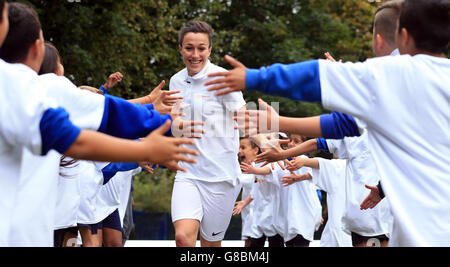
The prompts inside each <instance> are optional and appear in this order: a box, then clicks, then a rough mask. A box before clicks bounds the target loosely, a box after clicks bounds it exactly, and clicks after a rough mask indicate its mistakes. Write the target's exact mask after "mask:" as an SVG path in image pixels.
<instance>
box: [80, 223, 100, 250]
mask: <svg viewBox="0 0 450 267" xmlns="http://www.w3.org/2000/svg"><path fill="white" fill-rule="evenodd" d="M93 227H96V226H93ZM93 227H89V226H82V227H80V228H79V229H80V234H81V240H82V242H83V247H100V241H99V240H98V235H97V229H95V230H93V231H92V230H91V228H93Z"/></svg>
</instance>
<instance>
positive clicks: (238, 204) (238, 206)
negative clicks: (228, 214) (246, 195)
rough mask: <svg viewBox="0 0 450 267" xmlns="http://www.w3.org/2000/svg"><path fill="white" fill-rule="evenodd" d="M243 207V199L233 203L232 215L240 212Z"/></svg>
mask: <svg viewBox="0 0 450 267" xmlns="http://www.w3.org/2000/svg"><path fill="white" fill-rule="evenodd" d="M244 208H245V202H244V201H238V202H236V204H235V205H234V209H233V216H234V215H238V214H241V212H242V210H243V209H244Z"/></svg>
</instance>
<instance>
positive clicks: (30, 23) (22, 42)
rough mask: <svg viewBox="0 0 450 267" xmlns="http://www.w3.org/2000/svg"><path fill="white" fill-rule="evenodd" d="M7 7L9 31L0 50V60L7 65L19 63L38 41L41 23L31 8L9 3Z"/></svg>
mask: <svg viewBox="0 0 450 267" xmlns="http://www.w3.org/2000/svg"><path fill="white" fill-rule="evenodd" d="M8 6H9V8H8V11H9V15H8V18H9V31H8V35H7V36H6V39H5V42H4V43H3V46H2V47H1V48H0V58H1V59H3V60H4V61H6V62H9V63H21V62H23V61H25V60H26V58H27V55H28V51H29V50H30V47H31V46H32V45H33V44H34V42H36V40H37V39H39V37H40V33H41V23H40V21H39V17H38V15H37V13H36V11H34V9H32V8H31V7H29V6H27V5H25V4H22V3H10V4H9V5H8Z"/></svg>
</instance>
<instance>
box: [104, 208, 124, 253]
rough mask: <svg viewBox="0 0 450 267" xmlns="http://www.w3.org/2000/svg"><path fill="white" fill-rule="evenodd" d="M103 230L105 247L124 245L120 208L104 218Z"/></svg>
mask: <svg viewBox="0 0 450 267" xmlns="http://www.w3.org/2000/svg"><path fill="white" fill-rule="evenodd" d="M102 230H103V239H102V240H103V245H104V246H105V247H122V225H121V223H120V216H119V210H115V211H114V212H113V213H111V214H110V215H109V216H108V217H106V218H105V219H104V220H103V228H102Z"/></svg>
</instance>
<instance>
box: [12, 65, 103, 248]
mask: <svg viewBox="0 0 450 267" xmlns="http://www.w3.org/2000/svg"><path fill="white" fill-rule="evenodd" d="M17 68H18V73H20V74H21V79H30V80H32V81H33V82H34V83H37V84H38V85H39V87H38V88H39V90H40V94H41V95H46V96H47V97H48V98H50V99H51V100H53V101H54V102H55V103H58V106H60V107H63V108H64V109H65V110H66V111H67V112H68V113H69V114H70V119H71V121H72V122H73V123H74V124H75V125H77V126H78V127H80V128H83V129H91V130H97V129H98V128H99V127H100V124H101V121H102V116H103V111H104V102H105V99H104V97H103V96H101V95H96V94H93V93H90V92H87V91H83V90H80V89H79V88H77V87H76V86H75V85H74V84H73V83H72V82H70V81H69V80H68V79H67V78H65V77H61V76H57V75H55V74H46V75H41V76H39V75H37V73H36V72H34V71H33V70H31V69H30V68H28V67H27V66H25V65H22V64H17ZM23 162H24V165H23V166H24V168H23V170H22V172H21V174H20V178H19V179H18V181H19V182H20V185H19V187H18V192H17V198H16V201H15V207H14V216H13V218H12V222H13V223H12V228H11V230H10V235H11V242H10V244H9V245H10V246H53V231H54V228H55V225H54V223H55V220H56V219H55V212H56V211H55V208H56V205H57V204H56V201H57V197H58V181H59V163H60V154H59V153H57V152H55V151H50V152H49V153H48V154H47V155H46V156H45V157H40V156H35V155H33V154H31V153H29V152H27V151H24V152H23ZM72 182H73V181H72ZM63 183H64V182H63ZM74 190H75V189H74ZM42 192H46V193H45V194H42ZM64 197H72V196H64ZM73 197H75V198H76V197H77V196H73ZM31 221H32V222H33V223H30V222H31ZM56 226H57V225H56ZM57 227H58V226H57Z"/></svg>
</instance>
